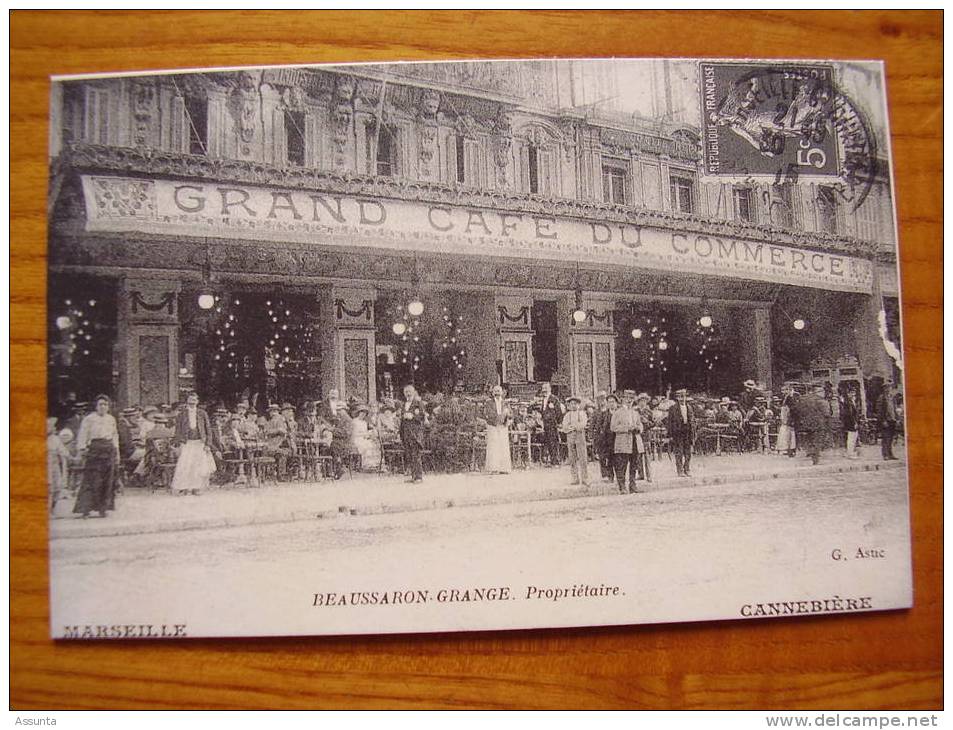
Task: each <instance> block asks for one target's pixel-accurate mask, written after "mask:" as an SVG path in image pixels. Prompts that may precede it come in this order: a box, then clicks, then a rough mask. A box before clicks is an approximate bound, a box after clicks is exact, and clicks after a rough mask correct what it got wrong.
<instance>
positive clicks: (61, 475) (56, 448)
mask: <svg viewBox="0 0 953 730" xmlns="http://www.w3.org/2000/svg"><path fill="white" fill-rule="evenodd" d="M69 462H70V454H69V449H67V448H66V445H65V444H64V443H63V440H62V439H61V438H60V436H59V434H58V433H56V417H55V416H52V417H50V418H47V419H46V483H47V486H48V487H49V496H50V514H51V515H52V514H55V513H56V503H57V502H59V501H60V500H62V499H65V498H66V492H67V486H68V483H69Z"/></svg>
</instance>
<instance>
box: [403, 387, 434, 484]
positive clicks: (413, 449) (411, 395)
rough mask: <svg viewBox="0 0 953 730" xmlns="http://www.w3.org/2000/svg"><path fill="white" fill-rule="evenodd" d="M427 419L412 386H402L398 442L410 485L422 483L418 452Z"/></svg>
mask: <svg viewBox="0 0 953 730" xmlns="http://www.w3.org/2000/svg"><path fill="white" fill-rule="evenodd" d="M426 418H427V411H426V407H425V406H424V402H423V401H422V400H421V399H420V396H418V395H417V389H416V388H414V386H412V385H406V386H404V405H403V407H402V408H401V417H400V441H401V443H402V444H403V446H404V463H405V464H406V467H407V469H408V470H409V472H410V479H408V480H407V481H408V482H409V483H411V484H413V483H416V482H421V481H423V478H424V467H423V463H422V462H421V458H420V452H421V450H422V449H423V447H424V422H425V420H426Z"/></svg>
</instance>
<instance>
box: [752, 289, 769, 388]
mask: <svg viewBox="0 0 953 730" xmlns="http://www.w3.org/2000/svg"><path fill="white" fill-rule="evenodd" d="M753 316H754V332H755V382H757V383H759V384H761V385H763V386H764V387H765V390H766V391H767V392H768V393H770V392H771V390H772V385H773V378H772V372H773V369H774V367H773V362H772V359H771V310H770V309H769V308H768V307H759V308H758V309H755V310H754V315H753Z"/></svg>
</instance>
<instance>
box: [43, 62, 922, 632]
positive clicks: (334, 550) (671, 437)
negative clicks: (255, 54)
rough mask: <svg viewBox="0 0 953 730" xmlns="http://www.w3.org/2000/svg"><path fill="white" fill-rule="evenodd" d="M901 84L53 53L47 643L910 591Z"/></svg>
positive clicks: (491, 620) (845, 598)
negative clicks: (77, 58)
mask: <svg viewBox="0 0 953 730" xmlns="http://www.w3.org/2000/svg"><path fill="white" fill-rule="evenodd" d="M884 84H885V81H884V73H883V65H882V64H881V63H879V62H873V61H870V62H864V61H849V62H846V61H836V60H823V59H819V60H790V61H780V60H770V61H767V60H765V61H759V60H706V59H667V60H666V59H652V60H639V59H611V60H583V59H572V60H569V59H566V60H558V59H557V60H553V59H545V60H523V61H515V60H514V61H486V60H474V61H459V62H434V63H429V62H405V63H392V64H346V65H315V66H294V67H291V66H275V67H247V68H246V67H236V68H228V69H195V70H188V71H174V72H171V71H161V70H156V71H155V72H150V73H128V74H123V73H117V74H114V75H102V74H98V75H88V76H70V77H56V78H54V79H53V83H52V92H51V99H50V109H51V117H50V140H49V145H50V147H49V180H50V183H49V199H48V208H47V214H48V224H49V225H48V231H49V239H48V261H49V264H48V290H47V323H46V327H47V336H48V353H47V355H48V366H47V395H48V397H47V406H46V407H47V412H46V414H45V415H46V419H47V420H46V434H47V477H48V490H49V491H48V510H47V511H48V516H49V554H50V604H51V605H50V613H51V618H50V622H51V625H50V634H51V636H52V637H53V638H55V639H147V638H187V637H227V636H245V637H252V636H281V635H289V636H302V635H335V634H388V633H424V632H448V631H484V630H499V629H529V628H555V627H578V626H608V625H628V624H648V623H669V622H686V621H708V620H728V619H737V620H745V619H763V618H769V617H778V618H783V617H789V616H798V615H802V616H803V615H816V614H840V613H853V612H861V611H883V610H894V609H903V608H909V607H911V606H912V605H913V592H912V576H911V544H910V540H911V536H910V515H909V508H908V482H907V461H906V443H905V428H904V423H905V418H904V370H903V358H902V341H901V329H900V291H899V274H898V267H897V261H898V255H897V246H898V241H897V232H896V223H895V196H894V193H893V189H892V170H891V158H890V147H889V125H888V118H887V108H886V102H885V99H886V89H885V86H884ZM832 620H834V619H832Z"/></svg>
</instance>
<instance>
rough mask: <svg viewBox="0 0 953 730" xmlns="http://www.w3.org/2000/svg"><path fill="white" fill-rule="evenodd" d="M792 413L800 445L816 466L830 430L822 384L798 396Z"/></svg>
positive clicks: (829, 408)
mask: <svg viewBox="0 0 953 730" xmlns="http://www.w3.org/2000/svg"><path fill="white" fill-rule="evenodd" d="M794 415H795V416H796V419H795V420H796V422H797V432H798V437H799V438H800V440H801V445H802V446H803V447H804V451H805V452H806V453H807V455H808V456H809V457H811V461H812V462H813V463H814V465H815V466H816V465H817V464H820V463H821V450H822V449H823V448H824V445H825V444H826V443H827V440H828V438H829V436H828V433H829V431H830V419H831V407H830V404H829V403H828V402H827V399H826V398H825V397H824V386H823V385H815V386H814V390H813V391H812V392H811V393H808V394H807V395H805V396H803V397H802V398H800V399H799V400H798V402H797V405H795V407H794Z"/></svg>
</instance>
